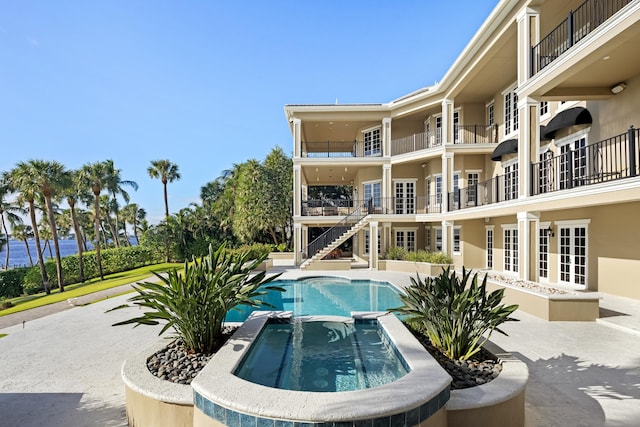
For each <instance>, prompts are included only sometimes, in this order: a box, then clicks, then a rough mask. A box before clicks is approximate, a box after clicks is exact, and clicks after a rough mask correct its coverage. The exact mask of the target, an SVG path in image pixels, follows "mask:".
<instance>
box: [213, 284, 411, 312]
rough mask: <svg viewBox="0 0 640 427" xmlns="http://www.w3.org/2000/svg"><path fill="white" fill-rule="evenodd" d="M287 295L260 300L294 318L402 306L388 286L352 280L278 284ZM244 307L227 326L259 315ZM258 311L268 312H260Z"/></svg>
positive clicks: (395, 290)
mask: <svg viewBox="0 0 640 427" xmlns="http://www.w3.org/2000/svg"><path fill="white" fill-rule="evenodd" d="M269 285H270V286H279V287H281V288H284V289H285V292H277V291H269V292H268V294H266V295H264V296H262V297H260V298H259V299H261V300H262V301H266V302H268V303H269V304H271V305H272V306H273V308H269V310H278V311H291V312H293V315H294V316H311V315H331V316H347V317H348V316H351V312H354V311H387V310H388V309H390V308H394V307H399V306H400V305H401V302H400V297H399V296H398V295H399V294H398V290H397V289H396V288H395V287H394V286H393V285H391V284H390V283H388V282H382V281H376V280H350V279H345V278H340V277H324V276H323V277H306V278H302V279H298V280H276V281H273V282H271V283H269ZM255 310H256V309H253V308H251V307H247V306H240V307H236V308H234V309H233V310H232V311H230V312H229V313H228V314H227V317H226V319H225V320H226V321H227V322H243V321H245V320H246V319H247V317H249V315H250V314H251V313H252V312H253V311H255ZM258 310H265V308H260V309H258Z"/></svg>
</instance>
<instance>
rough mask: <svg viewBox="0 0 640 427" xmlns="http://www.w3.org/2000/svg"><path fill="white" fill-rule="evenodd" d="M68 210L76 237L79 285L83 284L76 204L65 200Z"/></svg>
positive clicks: (80, 240)
mask: <svg viewBox="0 0 640 427" xmlns="http://www.w3.org/2000/svg"><path fill="white" fill-rule="evenodd" d="M67 202H68V203H69V209H70V210H71V222H72V223H73V233H74V234H75V235H76V245H77V246H78V270H79V273H80V283H84V260H83V259H82V246H83V242H82V236H81V235H80V227H79V226H78V218H77V217H76V204H75V203H74V202H73V201H70V200H67Z"/></svg>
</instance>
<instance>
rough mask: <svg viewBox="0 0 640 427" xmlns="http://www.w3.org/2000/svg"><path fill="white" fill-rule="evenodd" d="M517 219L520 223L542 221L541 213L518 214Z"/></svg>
mask: <svg viewBox="0 0 640 427" xmlns="http://www.w3.org/2000/svg"><path fill="white" fill-rule="evenodd" d="M517 217H518V221H525V220H530V221H533V220H536V219H540V212H518V214H517Z"/></svg>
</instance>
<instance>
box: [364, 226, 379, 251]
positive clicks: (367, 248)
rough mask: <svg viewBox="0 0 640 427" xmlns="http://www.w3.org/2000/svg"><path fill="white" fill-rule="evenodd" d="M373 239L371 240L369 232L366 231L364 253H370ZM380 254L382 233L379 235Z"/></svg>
mask: <svg viewBox="0 0 640 427" xmlns="http://www.w3.org/2000/svg"><path fill="white" fill-rule="evenodd" d="M370 241H371V239H370V238H369V230H364V253H365V254H368V253H369V250H370V249H369V248H370V247H371V244H370ZM378 253H380V233H378Z"/></svg>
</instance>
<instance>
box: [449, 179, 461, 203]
mask: <svg viewBox="0 0 640 427" xmlns="http://www.w3.org/2000/svg"><path fill="white" fill-rule="evenodd" d="M451 208H452V209H459V208H460V172H454V174H453V206H451Z"/></svg>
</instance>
